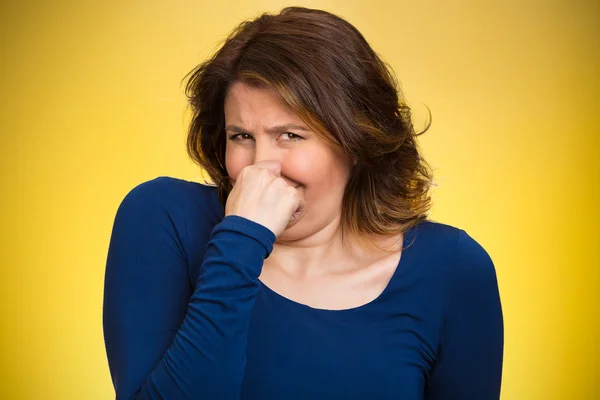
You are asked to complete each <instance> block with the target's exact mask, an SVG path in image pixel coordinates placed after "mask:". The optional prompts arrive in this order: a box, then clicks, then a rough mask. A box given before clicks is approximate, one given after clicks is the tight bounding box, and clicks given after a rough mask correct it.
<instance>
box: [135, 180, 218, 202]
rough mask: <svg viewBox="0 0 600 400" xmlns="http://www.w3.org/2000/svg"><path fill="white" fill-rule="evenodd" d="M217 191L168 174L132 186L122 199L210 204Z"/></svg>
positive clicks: (214, 198)
mask: <svg viewBox="0 0 600 400" xmlns="http://www.w3.org/2000/svg"><path fill="white" fill-rule="evenodd" d="M216 197H217V191H216V188H215V187H213V186H208V185H204V184H201V183H198V182H191V181H187V180H183V179H179V178H173V177H170V176H159V177H156V178H154V179H151V180H148V181H145V182H142V183H140V184H138V185H136V186H134V187H133V188H132V189H131V190H130V191H129V192H128V193H127V195H126V196H125V199H124V201H126V202H131V201H142V202H151V203H156V202H159V203H161V204H169V203H181V202H185V201H186V200H187V201H196V202H204V203H205V204H206V205H210V204H209V203H210V202H211V201H214V200H217V201H218V199H217V198H216Z"/></svg>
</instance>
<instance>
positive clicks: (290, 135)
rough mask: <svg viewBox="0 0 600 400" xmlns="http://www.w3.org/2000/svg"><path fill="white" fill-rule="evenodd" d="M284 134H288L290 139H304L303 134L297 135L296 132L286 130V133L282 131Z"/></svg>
mask: <svg viewBox="0 0 600 400" xmlns="http://www.w3.org/2000/svg"><path fill="white" fill-rule="evenodd" d="M282 135H288V140H289V141H296V140H301V139H304V138H303V137H302V136H300V135H296V134H295V133H292V132H284V133H282Z"/></svg>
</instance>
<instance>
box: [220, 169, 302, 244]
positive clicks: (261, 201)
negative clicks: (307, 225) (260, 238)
mask: <svg viewBox="0 0 600 400" xmlns="http://www.w3.org/2000/svg"><path fill="white" fill-rule="evenodd" d="M280 174H281V164H280V163H279V162H278V161H261V162H258V163H256V164H253V165H249V166H247V167H245V168H243V169H242V170H241V171H240V173H239V175H238V177H237V180H236V181H235V184H234V186H233V189H232V190H231V193H229V196H228V197H227V203H226V205H225V216H228V215H238V216H240V217H244V218H247V219H249V220H251V221H254V222H256V223H258V224H261V225H263V226H265V227H266V228H268V229H270V230H271V231H272V232H273V233H274V234H275V237H277V236H279V235H280V234H281V233H282V232H283V231H284V230H285V229H286V228H287V226H288V225H290V223H295V221H297V220H298V219H299V218H300V216H301V215H302V212H303V208H304V207H303V204H304V201H303V197H302V195H301V194H300V192H299V191H298V190H297V189H296V188H295V187H293V186H292V185H290V184H289V183H287V182H286V181H285V179H283V178H281V177H280ZM296 211H298V212H296ZM292 215H293V216H294V218H293V219H292Z"/></svg>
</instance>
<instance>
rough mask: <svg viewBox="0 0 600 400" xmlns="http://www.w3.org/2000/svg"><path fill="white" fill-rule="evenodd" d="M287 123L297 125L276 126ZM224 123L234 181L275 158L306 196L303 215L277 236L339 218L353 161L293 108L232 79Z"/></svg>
mask: <svg viewBox="0 0 600 400" xmlns="http://www.w3.org/2000/svg"><path fill="white" fill-rule="evenodd" d="M283 125H295V126H288V127H283V128H281V129H279V130H275V129H273V128H275V127H280V126H283ZM225 126H226V133H225V134H226V143H227V145H226V157H225V164H226V168H227V173H228V174H229V177H230V178H231V180H232V181H233V183H235V181H236V178H237V176H238V174H239V173H240V171H241V170H242V169H243V168H244V167H246V166H248V165H252V164H255V163H258V162H260V161H265V160H276V161H279V162H280V163H281V177H282V178H283V179H285V180H286V181H287V182H288V183H289V184H291V185H293V186H298V190H299V191H300V192H301V193H302V195H303V197H304V214H303V216H302V217H301V218H300V219H299V221H298V222H297V223H295V224H293V225H292V226H290V227H289V228H287V229H286V230H285V231H284V232H283V233H282V234H281V235H280V236H279V238H278V240H298V239H302V238H305V237H308V236H311V235H313V234H315V233H317V232H319V231H321V230H322V229H323V228H324V227H326V226H327V225H330V224H331V223H332V222H333V221H335V220H336V219H339V217H340V215H341V204H342V197H343V193H344V188H345V187H346V184H347V182H348V178H349V174H350V167H351V164H350V161H349V160H348V158H347V157H345V156H344V154H343V153H342V151H341V150H340V149H337V148H335V147H334V146H332V145H331V144H329V143H328V142H326V141H325V140H324V139H323V138H321V137H320V136H319V135H318V134H317V133H315V132H313V131H311V130H310V128H308V126H307V125H306V124H305V123H304V122H303V121H302V120H301V119H300V118H299V117H298V116H297V115H295V114H293V113H290V111H288V110H287V109H286V108H285V107H284V105H283V104H282V103H281V102H280V100H279V98H278V97H277V95H276V94H275V92H273V91H272V90H271V89H262V88H261V89H258V88H252V87H249V86H246V85H245V84H243V83H241V82H236V83H234V84H232V86H231V87H230V89H229V91H228V93H227V96H226V99H225ZM302 127H304V129H302ZM270 129H271V130H270Z"/></svg>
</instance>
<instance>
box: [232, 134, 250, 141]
mask: <svg viewBox="0 0 600 400" xmlns="http://www.w3.org/2000/svg"><path fill="white" fill-rule="evenodd" d="M251 138H252V136H250V135H249V134H247V133H236V134H235V135H231V136H229V140H233V141H236V142H240V141H242V140H244V139H251Z"/></svg>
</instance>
